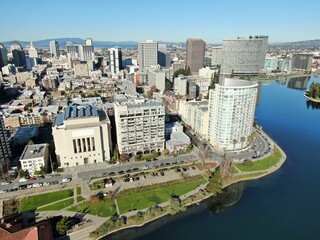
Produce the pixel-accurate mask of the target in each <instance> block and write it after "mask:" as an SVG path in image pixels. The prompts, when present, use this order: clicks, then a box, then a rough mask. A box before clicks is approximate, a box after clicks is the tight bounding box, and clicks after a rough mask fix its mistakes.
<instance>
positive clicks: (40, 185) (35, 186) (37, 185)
mask: <svg viewBox="0 0 320 240" xmlns="http://www.w3.org/2000/svg"><path fill="white" fill-rule="evenodd" d="M42 185H43V183H34V184H33V185H32V187H34V188H37V187H42Z"/></svg>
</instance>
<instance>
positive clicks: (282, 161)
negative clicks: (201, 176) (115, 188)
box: [96, 130, 287, 240]
mask: <svg viewBox="0 0 320 240" xmlns="http://www.w3.org/2000/svg"><path fill="white" fill-rule="evenodd" d="M261 132H262V133H263V134H264V135H265V136H267V137H268V138H269V139H270V140H272V139H271V138H270V137H269V136H268V135H267V134H266V133H265V132H264V131H262V130H261ZM272 142H273V143H274V145H275V147H277V148H278V150H279V151H280V153H281V155H282V157H281V159H280V160H279V162H278V163H277V164H276V165H274V166H272V167H270V168H268V169H266V170H261V175H258V176H253V177H247V178H242V179H234V180H233V181H231V182H228V183H226V184H225V185H223V186H222V189H224V188H226V187H228V186H230V185H232V184H235V183H238V182H243V181H252V180H257V179H260V178H263V177H265V176H267V175H270V174H272V173H274V172H276V171H277V170H279V169H280V168H281V167H282V165H283V164H284V162H285V161H286V159H287V155H286V154H285V152H284V151H283V150H282V148H281V147H280V146H279V145H278V144H277V143H276V142H275V141H273V140H272ZM249 174H250V172H247V173H246V174H244V175H249ZM213 195H214V194H213V193H210V194H208V195H207V196H205V197H203V198H201V199H198V200H196V201H194V202H191V203H188V204H185V205H184V206H185V207H190V206H192V205H195V204H199V203H201V202H203V201H204V200H206V199H208V198H210V197H212V196H213ZM167 215H169V213H165V214H162V215H160V216H157V217H155V218H153V219H150V220H147V221H146V222H144V223H141V224H136V225H130V226H124V227H122V228H119V229H115V230H113V231H111V232H109V233H107V234H105V235H103V236H99V237H98V238H96V239H98V240H100V239H102V238H104V237H107V236H108V235H111V234H114V233H117V232H120V231H122V230H126V229H130V228H139V227H143V226H144V225H146V224H148V223H151V222H154V221H156V220H158V219H160V218H162V217H165V216H167Z"/></svg>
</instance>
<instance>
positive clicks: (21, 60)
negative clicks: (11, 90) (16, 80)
mask: <svg viewBox="0 0 320 240" xmlns="http://www.w3.org/2000/svg"><path fill="white" fill-rule="evenodd" d="M12 58H13V63H14V65H15V66H16V67H26V66H27V61H26V54H25V52H24V50H18V49H14V50H12Z"/></svg>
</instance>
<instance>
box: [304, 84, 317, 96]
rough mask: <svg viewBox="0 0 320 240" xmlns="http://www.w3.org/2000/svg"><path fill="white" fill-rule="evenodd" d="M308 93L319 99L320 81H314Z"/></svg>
mask: <svg viewBox="0 0 320 240" xmlns="http://www.w3.org/2000/svg"><path fill="white" fill-rule="evenodd" d="M306 95H307V96H308V97H310V98H314V99H319V98H320V83H315V82H313V83H312V84H311V86H310V88H309V90H308V91H307V92H306Z"/></svg>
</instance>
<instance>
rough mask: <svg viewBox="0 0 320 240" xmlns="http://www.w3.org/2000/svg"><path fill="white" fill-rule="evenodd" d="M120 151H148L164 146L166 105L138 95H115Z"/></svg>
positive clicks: (136, 152)
mask: <svg viewBox="0 0 320 240" xmlns="http://www.w3.org/2000/svg"><path fill="white" fill-rule="evenodd" d="M114 114H115V121H116V132H117V141H118V149H119V153H120V154H129V155H130V154H134V155H135V154H147V153H151V152H152V151H157V152H160V151H162V150H163V149H164V141H165V137H164V121H165V109H164V106H163V105H162V103H161V102H158V101H152V100H148V99H146V98H144V97H143V96H140V95H116V97H115V104H114Z"/></svg>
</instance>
